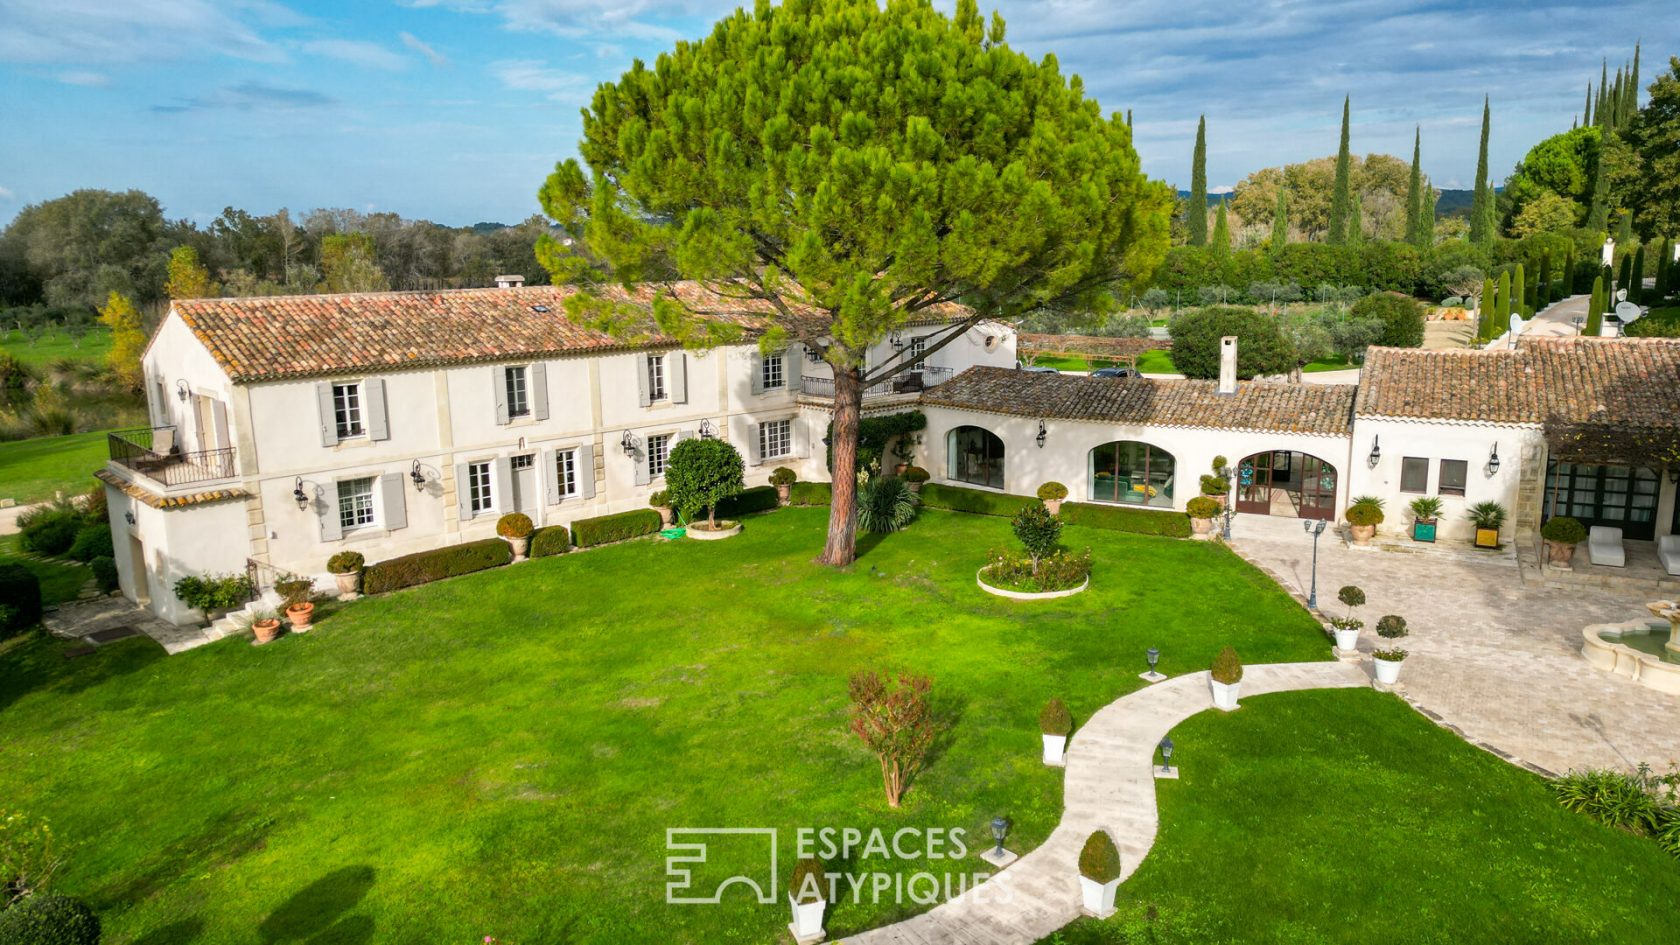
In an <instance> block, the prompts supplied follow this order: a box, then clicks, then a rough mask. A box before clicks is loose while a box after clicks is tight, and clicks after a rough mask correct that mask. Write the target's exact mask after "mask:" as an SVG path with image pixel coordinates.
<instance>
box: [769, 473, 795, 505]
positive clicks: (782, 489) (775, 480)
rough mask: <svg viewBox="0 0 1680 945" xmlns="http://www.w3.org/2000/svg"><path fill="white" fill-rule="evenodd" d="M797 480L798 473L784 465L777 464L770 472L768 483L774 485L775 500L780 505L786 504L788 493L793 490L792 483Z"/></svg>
mask: <svg viewBox="0 0 1680 945" xmlns="http://www.w3.org/2000/svg"><path fill="white" fill-rule="evenodd" d="M798 481H799V474H798V473H796V472H794V471H793V470H791V469H789V468H787V467H786V466H777V467H776V468H775V470H774V471H773V472H771V473H770V484H771V485H773V486H775V487H776V501H777V502H779V503H781V504H782V505H787V504H788V493H790V492H792V491H793V484H794V483H796V482H798Z"/></svg>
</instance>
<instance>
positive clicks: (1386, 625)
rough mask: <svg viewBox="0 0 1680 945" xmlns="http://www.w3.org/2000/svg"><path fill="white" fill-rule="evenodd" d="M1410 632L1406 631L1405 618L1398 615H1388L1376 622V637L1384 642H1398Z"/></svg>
mask: <svg viewBox="0 0 1680 945" xmlns="http://www.w3.org/2000/svg"><path fill="white" fill-rule="evenodd" d="M1410 632H1411V631H1410V630H1407V629H1406V618H1405V617H1402V616H1400V615H1399V614H1388V615H1387V616H1385V617H1383V618H1382V619H1381V620H1378V621H1377V636H1379V637H1382V638H1383V639H1385V640H1398V639H1400V638H1401V637H1403V636H1405V635H1406V634H1408V633H1410Z"/></svg>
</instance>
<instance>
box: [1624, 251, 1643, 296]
mask: <svg viewBox="0 0 1680 945" xmlns="http://www.w3.org/2000/svg"><path fill="white" fill-rule="evenodd" d="M1628 301H1629V302H1635V303H1638V302H1643V301H1645V244H1643V243H1641V244H1640V245H1639V248H1638V249H1636V250H1634V251H1633V282H1632V283H1630V284H1629V285H1628Z"/></svg>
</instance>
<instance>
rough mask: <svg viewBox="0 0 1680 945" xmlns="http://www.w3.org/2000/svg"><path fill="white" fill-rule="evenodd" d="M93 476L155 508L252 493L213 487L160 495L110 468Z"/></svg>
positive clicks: (203, 503) (173, 507) (172, 507)
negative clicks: (178, 493)
mask: <svg viewBox="0 0 1680 945" xmlns="http://www.w3.org/2000/svg"><path fill="white" fill-rule="evenodd" d="M93 476H94V478H95V479H98V480H99V481H101V482H103V483H105V484H106V485H110V486H115V487H116V488H117V491H119V492H121V493H122V494H123V495H126V496H128V497H129V498H131V499H134V500H135V501H137V502H140V503H141V504H143V505H149V506H151V507H152V508H154V509H175V508H183V507H185V506H189V505H206V504H208V503H211V502H227V501H230V500H233V499H248V498H250V497H251V494H250V493H248V492H246V491H245V490H244V489H212V490H210V491H208V492H189V493H183V494H180V495H158V494H157V493H155V492H151V491H149V490H147V489H143V488H141V487H140V486H137V485H135V484H134V483H132V482H129V481H128V480H127V479H124V478H123V477H121V476H119V475H117V474H116V473H114V472H112V471H110V470H109V469H97V470H94V473H93Z"/></svg>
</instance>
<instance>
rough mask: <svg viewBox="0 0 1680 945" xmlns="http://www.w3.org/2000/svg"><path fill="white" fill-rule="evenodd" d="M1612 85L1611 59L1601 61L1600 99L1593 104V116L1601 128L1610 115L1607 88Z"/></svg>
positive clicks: (1599, 74) (1599, 78) (1599, 69)
mask: <svg viewBox="0 0 1680 945" xmlns="http://www.w3.org/2000/svg"><path fill="white" fill-rule="evenodd" d="M1609 87H1610V60H1608V59H1605V60H1602V61H1600V63H1599V66H1598V101H1597V102H1596V103H1595V104H1594V105H1593V117H1594V119H1595V120H1596V122H1597V124H1598V126H1599V127H1600V128H1602V127H1604V126H1605V123H1606V119H1608V118H1609V117H1610V110H1609V109H1608V108H1607V107H1606V106H1607V104H1608V101H1607V100H1608V98H1609V96H1608V95H1607V94H1606V91H1605V90H1606V89H1608V88H1609Z"/></svg>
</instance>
